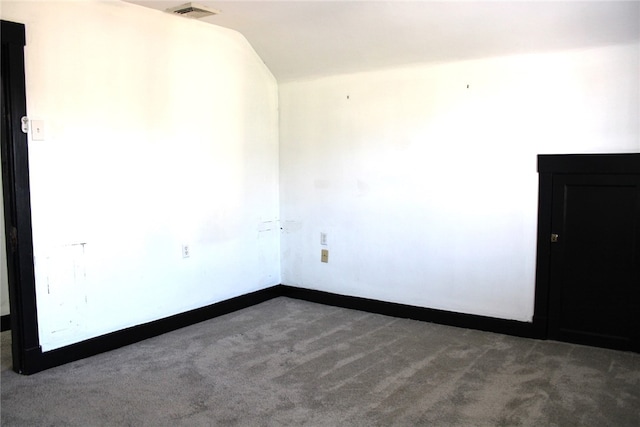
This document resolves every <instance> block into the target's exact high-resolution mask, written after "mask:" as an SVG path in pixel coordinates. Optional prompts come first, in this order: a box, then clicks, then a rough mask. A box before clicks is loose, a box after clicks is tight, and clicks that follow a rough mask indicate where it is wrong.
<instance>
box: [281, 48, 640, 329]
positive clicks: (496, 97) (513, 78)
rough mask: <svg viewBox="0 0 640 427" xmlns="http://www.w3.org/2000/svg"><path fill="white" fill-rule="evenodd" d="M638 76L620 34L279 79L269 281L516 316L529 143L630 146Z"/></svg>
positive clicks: (528, 275)
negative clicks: (276, 259)
mask: <svg viewBox="0 0 640 427" xmlns="http://www.w3.org/2000/svg"><path fill="white" fill-rule="evenodd" d="M638 76H640V45H639V44H630V45H617V46H608V47H594V48H591V49H584V50H570V51H563V52H556V53H537V54H528V55H519V56H510V57H499V58H488V59H482V60H474V61H466V62H456V63H447V64H442V65H431V66H420V65H416V66H411V67H406V68H398V69H391V70H382V71H376V72H367V73H358V74H351V75H341V76H333V77H328V78H322V79H317V80H309V81H299V82H292V83H287V84H282V85H280V198H281V205H280V206H281V220H282V225H283V227H284V230H283V236H282V241H281V247H282V280H283V283H284V284H288V285H294V286H300V287H304V288H311V289H318V290H323V291H328V292H335V293H339V294H346V295H355V296H360V297H367V298H373V299H378V300H384V301H391V302H398V303H403V304H410V305H415V306H421V307H429V308H436V309H444V310H450V311H455V312H463V313H471V314H478V315H486V316H492V317H498V318H505V319H515V320H521V321H531V320H532V316H533V306H534V288H535V286H534V285H535V283H534V282H535V263H536V259H535V251H536V224H537V193H538V186H537V185H538V182H537V179H538V176H537V172H536V155H537V154H543V153H613V152H640V86H639V80H640V79H639V78H638ZM467 86H468V87H467ZM320 233H327V238H328V239H327V240H328V245H327V246H326V248H328V249H329V262H328V263H327V264H324V263H321V262H320V250H321V248H323V246H321V245H320Z"/></svg>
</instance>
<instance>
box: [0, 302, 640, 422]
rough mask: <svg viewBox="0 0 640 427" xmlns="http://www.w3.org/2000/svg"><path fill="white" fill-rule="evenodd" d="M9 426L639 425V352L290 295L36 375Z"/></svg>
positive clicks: (12, 395) (12, 384) (6, 374)
mask: <svg viewBox="0 0 640 427" xmlns="http://www.w3.org/2000/svg"><path fill="white" fill-rule="evenodd" d="M6 335H7V333H3V338H2V344H3V348H2V359H3V360H2V366H3V371H2V376H1V380H2V382H1V387H2V407H1V420H2V425H3V426H13V425H18V426H23V425H38V426H44V425H77V426H93V425H96V426H97V425H114V426H116V425H118V426H120V425H136V426H169V425H171V426H174V425H189V426H191V425H195V426H199V425H202V426H208V425H242V426H273V425H292V426H298V425H309V426H373V425H384V426H386V425H399V426H418V425H426V426H500V425H509V426H511V425H513V426H515V425H526V426H575V425H590V426H616V427H620V426H639V425H640V355H639V354H634V353H625V352H619V351H613V350H605V349H598V348H591V347H585V346H578V345H571V344H565V343H558V342H552V341H536V340H529V339H522V338H514V337H508V336H504V335H499V334H492V333H486V332H479V331H473V330H466V329H459V328H453V327H447V326H442V325H435V324H430V323H424V322H418V321H413V320H405V319H396V318H391V317H386V316H381V315H375V314H369V313H363V312H359V311H354V310H346V309H341V308H335V307H328V306H323V305H318V304H313V303H308V302H304V301H297V300H292V299H287V298H277V299H274V300H271V301H268V302H265V303H263V304H260V305H258V306H255V307H251V308H248V309H245V310H241V311H238V312H235V313H232V314H229V315H226V316H222V317H219V318H216V319H212V320H209V321H206V322H203V323H200V324H197V325H194V326H190V327H188V328H184V329H181V330H178V331H175V332H171V333H168V334H165V335H162V336H159V337H156V338H152V339H149V340H146V341H143V342H141V343H138V344H136V345H132V346H128V347H125V348H122V349H119V350H115V351H111V352H109V353H104V354H101V355H98V356H95V357H92V358H89V359H84V360H81V361H78V362H74V363H71V364H68V365H65V366H61V367H58V368H54V369H51V370H48V371H45V372H41V373H39V374H35V375H33V376H30V377H27V376H20V375H18V374H15V373H14V372H13V371H11V370H9V369H6V368H5V367H6V363H5V362H6V358H7V357H9V355H10V353H9V352H7V351H6V350H7V349H6V348H5V347H6V338H5V336H6Z"/></svg>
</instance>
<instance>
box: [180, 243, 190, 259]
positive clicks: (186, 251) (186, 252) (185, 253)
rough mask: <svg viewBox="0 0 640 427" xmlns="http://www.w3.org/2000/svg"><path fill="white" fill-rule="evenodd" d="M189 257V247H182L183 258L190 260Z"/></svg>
mask: <svg viewBox="0 0 640 427" xmlns="http://www.w3.org/2000/svg"><path fill="white" fill-rule="evenodd" d="M189 255H191V250H190V249H189V245H182V258H189Z"/></svg>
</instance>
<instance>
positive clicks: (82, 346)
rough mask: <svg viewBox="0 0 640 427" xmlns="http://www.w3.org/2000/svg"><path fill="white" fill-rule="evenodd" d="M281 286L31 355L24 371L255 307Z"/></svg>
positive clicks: (82, 357)
mask: <svg viewBox="0 0 640 427" xmlns="http://www.w3.org/2000/svg"><path fill="white" fill-rule="evenodd" d="M280 288H281V287H280V286H279V285H277V286H273V287H270V288H267V289H263V290H260V291H256V292H252V293H249V294H246V295H241V296H239V297H236V298H231V299H228V300H225V301H221V302H218V303H215V304H211V305H208V306H206V307H202V308H198V309H195V310H190V311H187V312H185V313H180V314H176V315H174V316H169V317H165V318H163V319H159V320H156V321H153V322H149V323H145V324H142V325H137V326H132V327H130V328H126V329H122V330H119V331H115V332H112V333H109V334H106V335H102V336H99V337H95V338H91V339H88V340H85V341H81V342H79V343H75V344H71V345H68V346H65V347H61V348H58V349H55V350H51V351H45V352H42V351H40V350H39V349H38V352H39V354H31V355H30V359H31V360H32V363H29V364H28V365H29V366H30V367H31V369H30V370H29V371H28V372H21V373H22V374H26V375H30V374H34V373H36V372H40V371H43V370H45V369H49V368H53V367H55V366H60V365H63V364H65V363H69V362H73V361H76V360H80V359H84V358H86V357H90V356H94V355H96V354H100V353H104V352H106V351H110V350H115V349H117V348H120V347H124V346H126V345H129V344H133V343H136V342H139V341H142V340H145V339H148V338H152V337H155V336H158V335H162V334H164V333H167V332H171V331H174V330H176V329H180V328H183V327H185V326H190V325H193V324H196V323H199V322H202V321H205V320H209V319H213V318H215V317H218V316H222V315H224V314H228V313H232V312H234V311H237V310H241V309H243V308H247V307H251V306H253V305H256V304H260V303H261V302H264V301H268V300H270V299H272V298H276V297H279V296H280V295H281V289H280Z"/></svg>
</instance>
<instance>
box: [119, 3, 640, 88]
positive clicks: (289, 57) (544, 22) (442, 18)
mask: <svg viewBox="0 0 640 427" xmlns="http://www.w3.org/2000/svg"><path fill="white" fill-rule="evenodd" d="M126 1H128V2H129V3H135V4H138V5H141V6H144V7H149V8H153V9H158V10H165V9H167V8H169V7H173V6H178V5H180V4H183V3H186V2H187V1H186V0H182V1H181V0H178V1H174V0H157V1H156V0H126ZM196 3H198V4H201V5H204V6H208V7H212V8H215V9H219V10H221V11H222V13H221V14H219V15H215V16H210V17H207V18H203V19H201V21H205V22H208V23H211V24H215V25H219V26H222V27H227V28H231V29H234V30H237V31H238V32H240V33H241V34H243V35H244V36H245V37H246V38H247V40H248V41H249V42H250V43H251V45H252V46H253V48H254V49H255V50H256V52H257V53H258V55H260V57H261V58H262V60H263V61H264V62H265V63H266V64H267V66H268V67H269V69H270V70H271V72H272V73H273V74H274V76H275V77H276V78H277V79H278V81H279V82H284V81H291V80H296V79H305V78H310V77H319V76H324V75H330V74H338V73H349V72H357V71H365V70H370V69H378V68H387V67H393V66H399V65H405V64H410V63H418V62H421V63H428V62H446V61H456V60H465V59H474V58H481V57H488V56H499V55H510V54H518V53H529V52H539V51H553V50H559V49H572V48H583V47H590V46H601V45H607V44H614V43H625V42H632V41H638V40H640V2H639V1H633V0H632V1H622V2H617V1H586V2H581V1H488V2H480V1H440V2H436V1H426V0H423V1H404V0H395V1H367V0H360V1H344V0H343V1H327V0H324V1H321V0H317V1H308V0H306V1H271V0H260V1H243V0H236V1H207V0H203V1H196ZM175 18H176V19H189V18H183V17H179V16H176V17H175ZM639 54H640V53H639Z"/></svg>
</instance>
